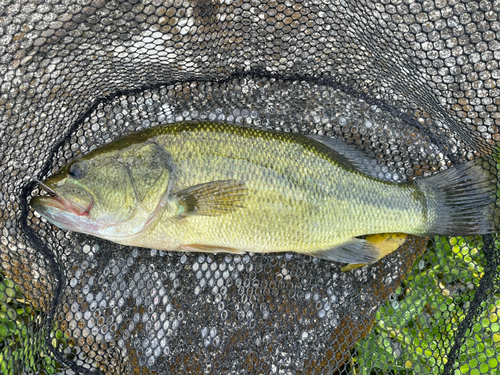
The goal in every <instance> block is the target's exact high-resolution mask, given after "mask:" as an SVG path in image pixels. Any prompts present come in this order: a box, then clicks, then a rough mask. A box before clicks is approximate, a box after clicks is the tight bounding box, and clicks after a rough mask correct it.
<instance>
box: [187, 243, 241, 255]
mask: <svg viewBox="0 0 500 375" xmlns="http://www.w3.org/2000/svg"><path fill="white" fill-rule="evenodd" d="M179 250H183V251H189V252H197V253H231V254H243V253H244V251H241V250H238V249H235V248H234V247H225V246H213V245H201V244H189V245H182V246H180V247H179Z"/></svg>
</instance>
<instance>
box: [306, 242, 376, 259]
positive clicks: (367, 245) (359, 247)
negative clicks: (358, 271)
mask: <svg viewBox="0 0 500 375" xmlns="http://www.w3.org/2000/svg"><path fill="white" fill-rule="evenodd" d="M309 255H312V256H314V257H316V258H320V259H325V260H330V261H333V262H342V263H374V262H376V261H377V260H379V259H380V258H381V257H382V254H381V252H380V248H379V247H378V246H377V245H376V244H374V243H373V242H370V241H367V240H363V239H360V238H353V239H351V240H350V241H348V242H345V243H343V244H342V245H339V246H335V247H333V248H331V249H328V250H321V251H315V252H313V253H310V254H309Z"/></svg>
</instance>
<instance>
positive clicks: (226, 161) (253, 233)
mask: <svg viewBox="0 0 500 375" xmlns="http://www.w3.org/2000/svg"><path fill="white" fill-rule="evenodd" d="M325 139H327V138H325ZM366 161H367V160H366V156H364V155H363V154H362V153H360V152H356V151H353V149H352V148H349V146H345V145H343V144H342V143H335V142H333V141H332V142H329V141H323V140H321V141H319V140H318V139H314V138H309V137H306V136H303V135H299V134H293V133H279V132H274V131H266V130H259V129H254V128H247V127H241V126H235V125H229V124H223V123H214V122H182V123H176V124H171V125H165V126H159V127H155V128H150V129H147V130H144V131H141V132H138V133H134V134H131V135H129V136H126V137H123V138H121V139H119V140H117V141H114V142H112V143H109V144H107V145H105V146H103V147H100V148H97V149H95V150H93V151H91V152H90V153H88V154H87V155H85V156H83V157H81V158H77V159H76V160H74V161H72V162H70V163H69V164H68V165H66V166H65V167H63V168H62V169H61V170H60V171H59V172H58V173H56V174H55V175H53V176H51V177H50V178H48V179H47V180H46V181H45V184H47V185H48V186H49V187H50V188H51V189H53V190H55V191H56V192H57V194H58V195H59V196H60V197H62V198H48V197H35V198H34V199H33V200H32V202H31V205H32V206H33V208H34V209H35V211H37V212H39V213H40V214H41V215H42V216H44V217H45V218H46V219H47V220H49V221H51V222H52V223H54V224H55V225H58V226H60V227H62V228H65V229H69V230H75V231H79V232H83V233H88V234H92V235H95V236H98V237H101V238H105V239H108V240H111V241H114V242H117V243H120V244H124V245H131V246H140V247H146V248H154V249H159V250H178V251H204V252H206V251H227V252H235V253H239V252H246V251H252V252H283V251H296V252H299V253H304V254H309V255H313V256H317V257H320V258H324V259H328V260H334V261H341V262H346V263H372V262H374V261H376V260H378V259H379V258H380V257H381V256H382V254H381V252H380V249H379V248H377V246H375V245H374V244H373V243H372V242H369V241H365V240H363V239H359V238H357V237H359V236H363V235H369V234H377V233H407V234H415V235H427V234H439V233H440V232H442V233H440V234H444V235H446V234H450V231H453V230H454V228H456V230H457V233H459V234H460V231H462V233H463V234H462V235H466V234H467V233H464V232H463V231H464V230H465V231H466V232H469V233H472V234H477V233H484V232H491V231H494V224H493V218H492V217H493V200H494V194H495V192H494V181H493V177H492V176H491V175H490V174H489V173H488V172H487V171H486V170H484V169H483V168H482V167H481V166H480V165H479V163H475V162H470V163H467V164H464V165H461V166H458V167H457V168H454V169H450V170H448V171H444V172H442V173H439V174H437V175H435V176H431V177H429V178H422V179H418V180H415V182H412V183H402V184H396V183H390V182H387V181H382V180H379V179H377V178H376V177H374V176H371V175H370V171H369V170H367V169H366V168H364V167H363V165H368V164H369V163H366ZM75 171H76V172H78V173H76V175H75ZM79 173H81V174H83V175H82V176H81V175H80V174H79ZM72 175H73V176H72ZM75 177H77V178H75ZM471 179H472V181H474V182H472V183H471V182H470V181H471ZM454 185H456V186H454ZM457 189H458V190H457ZM54 199H55V200H56V201H54ZM61 201H63V203H64V204H63V203H61ZM71 202H77V203H78V205H80V206H83V207H87V208H88V211H89V212H86V211H85V210H82V209H78V207H77V206H75V204H72V203H71ZM468 202H469V203H468ZM454 212H456V213H454ZM450 218H451V219H450ZM467 220H469V221H471V220H472V221H473V222H474V225H466V224H465V222H466V221H467Z"/></svg>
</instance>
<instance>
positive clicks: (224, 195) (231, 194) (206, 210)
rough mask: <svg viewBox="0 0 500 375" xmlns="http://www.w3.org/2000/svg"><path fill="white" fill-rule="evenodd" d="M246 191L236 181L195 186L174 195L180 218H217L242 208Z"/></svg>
mask: <svg viewBox="0 0 500 375" xmlns="http://www.w3.org/2000/svg"><path fill="white" fill-rule="evenodd" d="M247 194H248V189H247V187H246V186H245V183H244V182H241V181H237V180H222V181H212V182H207V183H205V184H200V185H195V186H192V187H190V188H187V189H185V190H182V191H179V192H178V193H176V194H175V195H174V199H176V200H177V202H178V204H179V213H178V215H179V216H180V217H186V216H190V215H203V216H218V215H223V214H227V213H230V212H233V211H235V210H237V209H240V208H243V207H244V203H245V199H246V196H247Z"/></svg>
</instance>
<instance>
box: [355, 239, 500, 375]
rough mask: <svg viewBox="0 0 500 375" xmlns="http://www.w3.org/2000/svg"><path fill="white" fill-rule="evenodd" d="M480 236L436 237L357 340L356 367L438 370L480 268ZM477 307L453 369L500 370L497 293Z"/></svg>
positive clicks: (400, 372) (473, 372)
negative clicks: (363, 336) (367, 331)
mask: <svg viewBox="0 0 500 375" xmlns="http://www.w3.org/2000/svg"><path fill="white" fill-rule="evenodd" d="M482 246H483V243H482V240H481V238H480V237H476V238H472V239H468V241H466V240H465V239H464V238H450V239H447V238H445V237H435V241H434V243H433V244H432V245H431V246H430V247H429V249H428V251H427V253H426V254H425V255H424V256H423V257H422V259H421V260H419V261H418V263H417V264H416V265H415V267H414V268H413V269H412V271H411V272H410V273H409V275H408V277H407V279H406V280H405V281H404V282H403V283H402V285H401V286H400V287H399V288H398V289H397V290H396V292H395V293H394V295H393V296H392V297H393V298H391V300H390V301H388V302H387V303H385V304H384V305H383V306H381V307H380V309H379V310H378V312H377V313H376V318H375V319H376V320H375V321H376V326H375V327H374V328H373V330H372V332H371V333H370V334H369V335H368V337H367V338H366V339H365V340H362V341H361V342H359V343H358V345H357V348H356V350H357V356H356V357H355V358H354V362H355V363H356V365H355V367H354V371H353V372H355V373H357V374H358V373H359V374H379V373H384V374H398V375H403V374H441V373H442V372H443V368H444V365H445V364H446V362H447V354H448V352H449V350H450V347H451V346H452V345H453V343H454V335H455V333H456V330H457V328H458V325H459V323H460V322H461V321H462V320H463V319H464V317H465V314H466V312H467V310H468V307H469V305H470V302H471V301H472V299H473V298H474V293H475V291H476V289H477V287H478V285H479V281H480V279H481V277H482V276H483V274H484V266H485V260H484V257H483V256H482V254H481V252H480V250H481V248H482ZM481 307H482V313H481V317H480V319H479V321H477V322H476V323H475V324H474V326H473V329H472V332H468V334H467V337H468V338H467V340H466V343H465V345H463V346H462V347H461V351H460V356H459V362H460V363H461V364H462V365H461V367H460V368H458V369H457V370H456V371H455V374H457V375H459V374H471V375H480V374H500V366H499V362H500V332H499V329H500V326H499V322H498V317H499V315H500V294H496V293H495V294H492V295H490V296H489V298H488V299H487V300H486V301H484V302H483V304H482V306H481Z"/></svg>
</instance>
